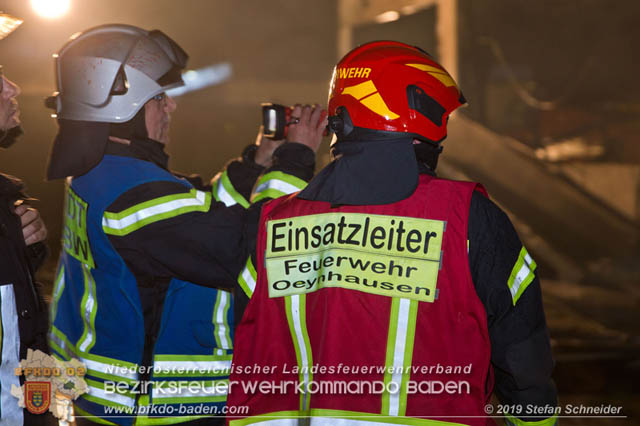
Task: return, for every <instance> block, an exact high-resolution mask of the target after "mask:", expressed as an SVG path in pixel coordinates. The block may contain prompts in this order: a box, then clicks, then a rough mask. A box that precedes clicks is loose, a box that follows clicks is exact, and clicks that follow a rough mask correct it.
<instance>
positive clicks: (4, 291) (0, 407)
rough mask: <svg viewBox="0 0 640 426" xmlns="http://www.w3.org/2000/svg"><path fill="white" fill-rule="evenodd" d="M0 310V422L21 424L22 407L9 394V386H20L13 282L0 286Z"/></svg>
mask: <svg viewBox="0 0 640 426" xmlns="http://www.w3.org/2000/svg"><path fill="white" fill-rule="evenodd" d="M0 310H1V311H0V344H2V348H0V356H2V359H1V360H0V415H1V416H2V421H0V423H2V424H7V425H14V424H15V425H21V424H22V423H23V418H22V408H20V407H19V406H18V402H17V401H16V398H15V397H14V396H13V395H11V386H13V385H15V386H17V387H20V378H19V377H18V376H16V373H15V368H17V367H18V365H19V359H18V356H19V353H20V331H19V329H18V311H17V308H16V296H15V293H14V289H13V284H5V285H2V286H0Z"/></svg>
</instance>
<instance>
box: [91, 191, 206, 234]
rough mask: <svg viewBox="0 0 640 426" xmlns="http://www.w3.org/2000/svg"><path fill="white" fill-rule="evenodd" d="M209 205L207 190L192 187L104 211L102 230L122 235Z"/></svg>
mask: <svg viewBox="0 0 640 426" xmlns="http://www.w3.org/2000/svg"><path fill="white" fill-rule="evenodd" d="M210 206H211V194H210V193H209V192H203V191H198V190H197V189H192V190H191V191H189V192H188V193H182V194H174V195H166V196H164V197H159V198H156V199H153V200H149V201H145V202H144V203H141V204H137V205H135V206H133V207H130V208H128V209H126V210H123V211H121V212H118V213H113V212H105V213H104V216H103V217H102V230H103V231H104V233H105V234H109V235H118V236H123V235H127V234H130V233H131V232H133V231H136V230H138V229H140V228H142V227H144V226H146V225H149V224H151V223H155V222H158V221H160V220H164V219H169V218H172V217H176V216H179V215H181V214H185V213H191V212H198V211H200V212H206V211H208V210H209V207H210Z"/></svg>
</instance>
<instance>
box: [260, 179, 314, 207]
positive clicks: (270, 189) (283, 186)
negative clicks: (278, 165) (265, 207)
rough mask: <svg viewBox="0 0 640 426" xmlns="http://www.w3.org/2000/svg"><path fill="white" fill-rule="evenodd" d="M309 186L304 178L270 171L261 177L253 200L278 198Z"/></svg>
mask: <svg viewBox="0 0 640 426" xmlns="http://www.w3.org/2000/svg"><path fill="white" fill-rule="evenodd" d="M306 186H307V182H305V181H304V180H302V179H300V178H298V177H296V176H293V175H289V174H286V173H283V172H270V173H267V174H266V175H264V176H262V177H260V179H258V182H257V183H256V187H255V189H254V190H253V194H252V195H251V202H252V203H255V202H258V201H260V200H263V199H265V198H278V197H282V196H283V195H289V194H293V193H294V192H298V191H300V190H302V189H304V187H306Z"/></svg>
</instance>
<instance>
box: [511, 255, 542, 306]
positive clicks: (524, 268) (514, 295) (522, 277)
mask: <svg viewBox="0 0 640 426" xmlns="http://www.w3.org/2000/svg"><path fill="white" fill-rule="evenodd" d="M536 266H537V265H536V262H535V261H534V260H533V259H532V258H531V256H529V253H527V249H526V248H525V247H524V246H522V249H521V250H520V254H519V255H518V260H517V261H516V264H515V265H514V266H513V269H512V270H511V275H510V276H509V282H508V284H509V291H511V299H512V301H513V306H515V305H516V302H517V301H518V299H519V298H520V296H522V293H524V291H525V290H526V289H527V287H528V286H529V284H531V282H532V281H533V279H534V278H535V276H536V275H535V273H534V271H535V270H536Z"/></svg>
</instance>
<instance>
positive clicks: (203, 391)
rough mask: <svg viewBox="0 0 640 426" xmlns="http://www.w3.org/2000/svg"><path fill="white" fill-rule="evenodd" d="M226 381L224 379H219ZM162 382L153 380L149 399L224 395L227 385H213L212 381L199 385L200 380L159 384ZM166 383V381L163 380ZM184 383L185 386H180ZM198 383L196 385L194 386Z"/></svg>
mask: <svg viewBox="0 0 640 426" xmlns="http://www.w3.org/2000/svg"><path fill="white" fill-rule="evenodd" d="M220 382H224V383H227V381H226V380H224V381H220ZM161 383H163V382H155V383H154V386H153V390H152V391H151V399H152V400H154V401H156V400H161V399H163V398H199V397H203V396H204V397H210V398H213V397H216V396H226V395H227V392H226V390H227V386H215V383H216V382H212V384H211V386H201V385H200V382H178V383H176V382H172V384H171V385H164V386H162V385H160V384H161ZM164 383H167V382H164ZM181 383H185V384H186V385H187V386H180V384H181ZM195 383H198V386H195Z"/></svg>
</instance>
